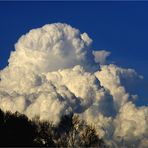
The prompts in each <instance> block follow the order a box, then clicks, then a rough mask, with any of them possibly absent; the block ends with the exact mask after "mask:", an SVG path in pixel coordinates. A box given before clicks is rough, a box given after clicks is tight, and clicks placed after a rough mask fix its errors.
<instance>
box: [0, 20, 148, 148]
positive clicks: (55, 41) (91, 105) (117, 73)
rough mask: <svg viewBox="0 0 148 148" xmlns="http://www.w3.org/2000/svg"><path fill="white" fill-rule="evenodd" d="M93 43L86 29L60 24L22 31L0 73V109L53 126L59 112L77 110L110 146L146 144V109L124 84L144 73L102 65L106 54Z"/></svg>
mask: <svg viewBox="0 0 148 148" xmlns="http://www.w3.org/2000/svg"><path fill="white" fill-rule="evenodd" d="M91 44H92V39H90V38H89V36H88V35H87V34H86V33H83V34H81V33H80V31H79V30H77V29H75V28H72V27H71V26H70V25H67V24H61V23H56V24H49V25H45V26H43V27H42V28H38V29H33V30H31V31H30V32H29V33H27V34H26V35H23V36H22V37H21V38H20V39H19V40H18V42H17V43H16V44H15V51H14V52H12V53H11V56H10V58H9V65H8V66H7V67H6V68H4V69H3V70H2V71H0V78H1V80H0V108H1V109H2V110H4V111H11V112H15V111H19V112H20V113H23V114H26V115H27V116H28V117H29V118H30V119H33V118H34V117H36V116H39V119H40V120H47V121H50V122H53V123H54V124H55V125H56V124H58V123H59V121H60V119H61V117H62V116H63V115H68V114H71V113H74V114H78V115H79V118H81V119H83V120H85V121H86V123H87V124H92V125H94V126H95V127H96V129H97V133H98V135H99V136H100V137H102V138H104V139H105V140H106V142H107V143H108V144H110V145H112V146H113V147H116V146H120V145H122V144H123V142H124V144H125V145H126V146H131V145H134V144H135V145H136V146H139V148H141V147H145V146H146V145H147V143H148V107H144V106H143V107H136V105H135V104H134V100H135V99H136V98H138V95H137V94H130V93H129V91H128V87H127V86H126V85H124V84H123V83H122V82H123V80H124V81H126V82H131V81H130V80H132V82H134V81H133V80H137V79H139V80H142V77H141V76H139V75H138V74H137V73H136V72H135V70H133V69H124V68H121V67H118V66H116V65H113V64H108V65H105V63H106V58H107V57H108V56H109V55H110V52H107V51H104V50H103V51H96V52H95V51H93V50H92V48H91ZM126 84H127V83H126Z"/></svg>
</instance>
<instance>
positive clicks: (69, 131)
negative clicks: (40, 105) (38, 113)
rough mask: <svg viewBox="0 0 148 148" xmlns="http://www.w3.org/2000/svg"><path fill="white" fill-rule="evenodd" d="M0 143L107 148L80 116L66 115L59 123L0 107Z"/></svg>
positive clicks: (6, 144)
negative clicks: (6, 110) (32, 118)
mask: <svg viewBox="0 0 148 148" xmlns="http://www.w3.org/2000/svg"><path fill="white" fill-rule="evenodd" d="M0 146H45V147H46V146H48V147H101V148H104V147H105V143H104V142H103V140H102V139H99V137H98V136H97V134H96V131H95V129H94V128H93V127H92V126H88V125H86V124H85V122H84V121H81V120H79V119H78V116H73V115H70V116H64V117H62V119H61V122H60V123H59V125H58V126H54V125H53V124H52V123H49V122H47V121H40V120H39V119H38V118H36V119H34V120H33V121H31V120H29V119H28V118H27V117H26V116H25V115H22V114H19V113H18V112H16V113H15V114H12V113H10V112H6V113H4V112H3V111H1V110H0Z"/></svg>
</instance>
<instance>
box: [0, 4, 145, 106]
mask: <svg viewBox="0 0 148 148" xmlns="http://www.w3.org/2000/svg"><path fill="white" fill-rule="evenodd" d="M55 22H64V23H68V24H70V25H72V26H73V27H76V28H78V29H80V31H81V32H87V33H88V34H89V36H90V37H91V38H92V39H93V41H94V43H93V48H94V49H106V50H109V51H111V53H112V54H111V57H110V60H112V61H115V62H116V64H117V65H119V66H122V67H127V68H128V67H131V68H134V69H136V71H137V72H138V73H140V74H142V75H144V77H145V86H147V88H148V67H147V65H148V2H0V69H2V68H4V67H5V66H6V65H7V60H8V57H9V54H10V51H11V50H14V44H15V43H16V42H17V40H18V38H19V37H20V36H21V35H22V34H24V33H26V32H28V31H29V30H30V29H33V28H38V27H41V26H42V25H44V24H47V23H55ZM145 88H146V87H145ZM142 91H143V94H144V95H145V96H147V97H148V95H147V94H146V93H147V91H146V90H144V89H143V90H142ZM140 103H141V104H147V105H148V101H146V100H141V102H139V104H140Z"/></svg>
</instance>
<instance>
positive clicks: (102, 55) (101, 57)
mask: <svg viewBox="0 0 148 148" xmlns="http://www.w3.org/2000/svg"><path fill="white" fill-rule="evenodd" d="M110 54H111V53H110V52H109V51H106V50H99V51H93V55H94V60H95V62H96V63H100V64H105V63H106V59H107V57H108V56H109V55H110Z"/></svg>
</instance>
